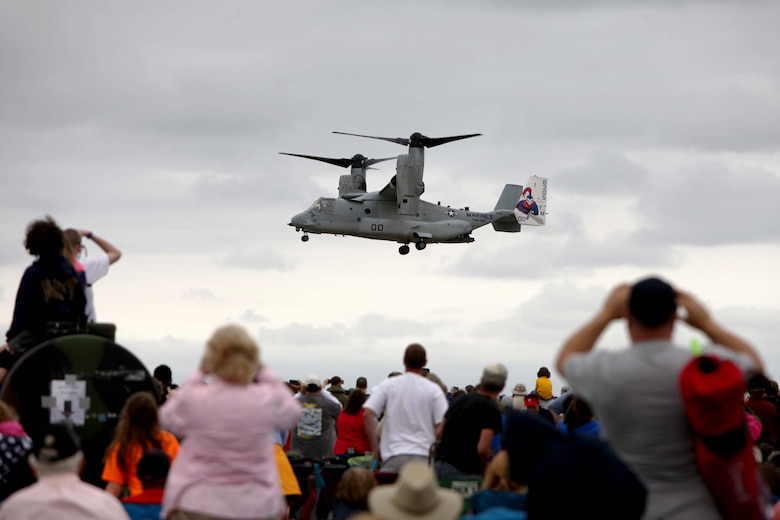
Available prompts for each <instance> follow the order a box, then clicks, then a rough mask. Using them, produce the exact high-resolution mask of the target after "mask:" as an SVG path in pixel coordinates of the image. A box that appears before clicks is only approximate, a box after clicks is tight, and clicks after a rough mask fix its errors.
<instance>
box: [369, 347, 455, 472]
mask: <svg viewBox="0 0 780 520" xmlns="http://www.w3.org/2000/svg"><path fill="white" fill-rule="evenodd" d="M427 363H428V360H427V359H426V353H425V349H424V348H423V347H422V345H419V344H416V343H413V344H412V345H409V346H408V347H406V352H405V353H404V366H405V367H406V372H405V373H404V374H402V375H400V376H396V377H390V378H388V379H385V380H384V381H383V382H382V383H380V384H379V385H378V386H377V387H376V388H375V389H374V391H373V392H372V394H371V397H370V398H369V399H368V401H366V404H364V405H363V408H364V410H365V415H364V419H365V423H366V432H367V433H368V437H369V439H370V441H371V449H372V451H373V452H374V457H376V458H377V459H378V460H381V461H382V465H381V470H382V471H385V472H393V473H397V472H399V471H400V470H401V467H402V466H403V465H404V464H406V463H407V462H409V461H412V460H422V461H425V462H427V461H428V456H429V453H430V449H431V446H432V445H433V443H434V442H436V440H437V439H439V438H441V429H442V424H443V421H444V414H445V412H446V411H447V399H446V397H445V396H444V392H442V390H441V388H440V387H439V386H438V385H437V384H435V383H433V382H432V381H431V380H429V379H428V378H426V377H425V376H424V375H423V367H425V365H426V364H427ZM380 416H383V419H382V431H381V435H380V436H379V437H377V423H378V418H379V417H380Z"/></svg>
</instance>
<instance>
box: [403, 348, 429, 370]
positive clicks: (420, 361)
mask: <svg viewBox="0 0 780 520" xmlns="http://www.w3.org/2000/svg"><path fill="white" fill-rule="evenodd" d="M427 362H428V360H427V359H426V358H425V348H423V346H422V345H420V344H419V343H412V344H411V345H409V346H408V347H406V352H404V365H405V366H406V367H407V368H414V369H419V368H423V367H424V366H425V364H426V363H427Z"/></svg>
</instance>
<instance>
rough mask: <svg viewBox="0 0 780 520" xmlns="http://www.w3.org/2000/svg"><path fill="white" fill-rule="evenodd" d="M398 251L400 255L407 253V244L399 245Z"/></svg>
mask: <svg viewBox="0 0 780 520" xmlns="http://www.w3.org/2000/svg"><path fill="white" fill-rule="evenodd" d="M398 252H399V253H401V254H402V255H408V254H409V246H401V247H399V248H398Z"/></svg>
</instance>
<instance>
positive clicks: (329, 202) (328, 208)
mask: <svg viewBox="0 0 780 520" xmlns="http://www.w3.org/2000/svg"><path fill="white" fill-rule="evenodd" d="M335 206H336V199H329V198H326V197H320V198H319V199H317V200H315V201H314V204H312V205H311V206H310V207H309V209H310V210H311V211H316V212H317V213H325V214H327V215H332V214H333V208H334V207H335Z"/></svg>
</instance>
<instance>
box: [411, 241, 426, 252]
mask: <svg viewBox="0 0 780 520" xmlns="http://www.w3.org/2000/svg"><path fill="white" fill-rule="evenodd" d="M427 245H428V244H426V243H425V242H416V243H415V244H414V247H416V248H417V250H418V251H422V250H423V249H425V246H427Z"/></svg>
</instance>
